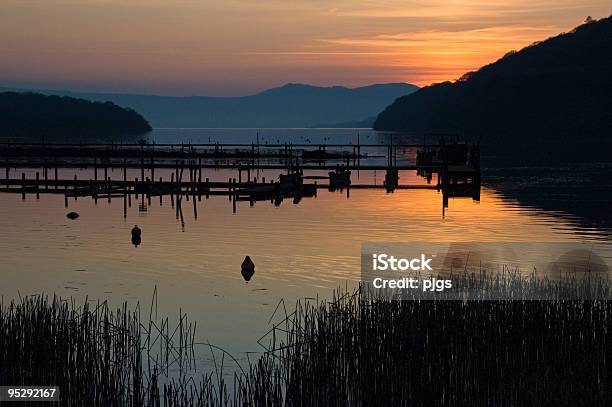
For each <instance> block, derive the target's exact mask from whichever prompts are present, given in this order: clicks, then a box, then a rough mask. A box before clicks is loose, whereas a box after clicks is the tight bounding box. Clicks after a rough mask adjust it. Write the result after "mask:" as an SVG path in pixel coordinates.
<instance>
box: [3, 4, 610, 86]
mask: <svg viewBox="0 0 612 407" xmlns="http://www.w3.org/2000/svg"><path fill="white" fill-rule="evenodd" d="M611 13H612V6H611V3H610V0H584V1H576V0H502V1H499V0H489V1H483V0H407V1H397V0H252V1H247V0H214V1H213V0H2V4H1V5H0V86H21V87H34V88H41V87H43V88H53V89H68V90H78V91H106V92H139V93H155V94H168V95H194V94H198V95H244V94H250V93H254V92H257V91H259V90H262V89H266V88H269V87H273V86H278V85H282V84H284V83H287V82H300V83H309V84H315V85H325V86H328V85H345V86H360V85H366V84H372V83H384V82H410V83H414V84H417V85H421V86H422V85H427V84H430V83H432V82H438V81H442V80H452V79H456V78H457V77H459V76H461V74H463V73H464V72H466V71H469V70H473V69H476V68H478V67H479V66H481V65H483V64H486V63H488V62H492V61H494V60H495V59H497V58H499V57H501V56H502V55H503V54H505V53H506V52H507V51H509V50H512V49H518V48H521V47H523V46H525V45H528V44H530V43H531V42H533V41H537V40H542V39H545V38H547V37H549V36H551V35H554V34H557V33H560V32H563V31H569V30H570V29H572V28H573V27H574V26H576V25H578V24H580V23H582V22H583V21H584V19H585V18H586V17H587V16H589V15H590V16H593V17H594V18H601V17H605V16H607V15H609V14H611Z"/></svg>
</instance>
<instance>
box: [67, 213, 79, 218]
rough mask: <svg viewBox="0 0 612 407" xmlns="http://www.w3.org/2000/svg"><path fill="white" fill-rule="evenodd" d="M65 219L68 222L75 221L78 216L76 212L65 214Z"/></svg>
mask: <svg viewBox="0 0 612 407" xmlns="http://www.w3.org/2000/svg"><path fill="white" fill-rule="evenodd" d="M66 217H67V218H68V219H70V220H75V219H76V218H78V217H79V214H78V213H76V212H69V213H67V214H66Z"/></svg>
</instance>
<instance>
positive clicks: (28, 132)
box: [0, 92, 151, 142]
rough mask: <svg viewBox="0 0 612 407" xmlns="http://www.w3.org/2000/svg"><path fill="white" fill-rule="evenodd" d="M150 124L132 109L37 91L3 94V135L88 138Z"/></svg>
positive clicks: (142, 128) (136, 130)
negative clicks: (48, 94) (43, 93)
mask: <svg viewBox="0 0 612 407" xmlns="http://www.w3.org/2000/svg"><path fill="white" fill-rule="evenodd" d="M150 130H151V126H149V123H147V121H146V120H145V119H144V118H143V117H142V116H141V115H140V114H138V113H136V112H135V111H133V110H131V109H126V108H122V107H119V106H117V105H115V104H114V103H111V102H90V101H87V100H83V99H76V98H72V97H59V96H46V95H42V94H38V93H15V92H4V93H0V137H2V138H14V139H34V140H42V139H45V140H48V141H53V140H62V141H71V142H79V141H88V140H93V139H106V140H108V139H113V138H117V137H121V136H131V135H139V134H143V133H146V132H148V131H150Z"/></svg>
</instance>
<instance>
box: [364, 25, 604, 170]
mask: <svg viewBox="0 0 612 407" xmlns="http://www.w3.org/2000/svg"><path fill="white" fill-rule="evenodd" d="M610 55H612V18H611V17H608V18H605V19H601V20H599V21H593V22H588V23H585V24H583V25H581V26H579V27H577V28H576V29H574V30H573V31H571V32H569V33H566V34H561V35H558V36H556V37H553V38H550V39H548V40H546V41H542V42H539V43H535V44H533V45H531V46H529V47H526V48H524V49H522V50H520V51H518V52H510V53H508V54H507V55H506V56H504V57H503V58H501V59H500V60H498V61H497V62H495V63H492V64H490V65H487V66H485V67H483V68H481V69H479V70H478V71H476V72H472V73H468V74H466V75H464V77H462V78H461V79H460V80H459V81H457V82H455V83H451V82H445V83H440V84H436V85H432V86H428V87H425V88H422V89H420V90H419V91H417V92H415V93H413V94H411V95H409V96H405V97H402V98H399V99H397V100H396V101H395V102H394V103H393V104H392V105H390V106H388V107H387V108H386V109H385V110H384V111H383V112H382V113H381V114H380V115H379V116H378V118H377V119H376V121H375V123H374V128H375V129H377V130H402V131H410V132H415V133H422V132H452V133H457V134H460V135H463V136H465V137H467V138H471V139H472V140H480V141H481V142H482V143H483V144H484V145H489V146H491V149H490V150H489V151H495V152H499V151H500V148H501V147H502V146H503V147H504V148H509V149H510V150H509V151H515V152H516V151H519V150H521V149H522V151H523V153H527V152H529V151H531V150H534V149H532V147H533V146H535V147H536V148H535V150H534V151H537V152H539V153H541V152H542V151H545V152H546V153H547V154H548V155H557V156H558V157H559V158H561V157H564V158H567V157H571V156H575V155H576V154H578V153H587V154H594V155H597V154H599V153H601V154H600V155H602V156H603V155H604V153H606V151H605V148H608V147H610V137H609V136H610V133H611V132H612V75H611V73H612V58H610ZM553 144H554V148H552V147H551V145H553ZM547 146H548V147H547ZM576 147H580V148H591V149H592V150H590V151H586V150H584V149H583V150H576ZM602 147H604V148H602ZM547 148H548V149H547ZM484 151H487V150H486V149H485V150H484ZM607 152H608V153H609V150H608V151H607Z"/></svg>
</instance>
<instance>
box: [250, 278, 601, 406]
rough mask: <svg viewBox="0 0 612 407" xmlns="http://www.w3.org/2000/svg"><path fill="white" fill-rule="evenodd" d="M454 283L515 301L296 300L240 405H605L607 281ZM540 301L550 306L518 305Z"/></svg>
mask: <svg viewBox="0 0 612 407" xmlns="http://www.w3.org/2000/svg"><path fill="white" fill-rule="evenodd" d="M458 279H459V280H461V279H463V283H464V287H465V288H466V293H468V292H472V291H471V290H472V289H473V288H474V287H475V286H478V287H480V288H481V289H484V290H483V292H486V293H489V295H490V293H492V292H495V294H496V295H498V296H500V295H501V296H502V297H504V298H521V299H519V300H512V301H509V300H495V301H490V300H486V299H481V298H476V299H474V300H469V301H468V300H463V301H449V300H429V299H427V300H426V299H425V298H426V297H423V299H419V298H418V294H414V296H413V298H412V299H411V300H389V299H381V298H376V297H375V296H372V295H370V294H368V293H367V292H366V290H364V289H363V287H361V288H360V289H358V290H356V291H355V292H349V293H347V292H345V293H343V294H341V295H336V296H335V298H334V299H333V300H332V301H330V302H327V301H320V302H318V301H314V302H313V301H300V302H298V304H297V306H296V308H295V312H293V313H292V314H290V315H289V316H287V318H285V319H284V320H283V321H282V322H281V323H280V324H276V325H275V326H274V327H273V329H272V331H271V332H270V333H269V334H268V337H269V338H270V339H269V346H270V349H269V354H268V355H267V359H264V360H266V361H267V362H270V361H272V362H271V363H270V365H269V366H267V367H266V368H265V369H259V370H257V371H254V372H253V371H252V372H251V373H250V375H251V381H252V382H255V381H259V382H265V383H266V386H265V387H266V388H265V391H262V390H258V391H256V392H252V393H250V394H251V397H250V398H248V399H246V400H241V401H242V402H243V403H244V404H248V405H256V404H257V405H277V401H276V398H277V395H278V394H283V399H282V402H280V403H278V404H282V405H290V406H295V405H298V406H299V405H309V406H310V405H313V406H347V405H358V406H370V405H393V406H396V405H397V406H457V405H469V406H518V405H524V406H526V405H530V406H536V405H537V406H541V405H551V406H552V405H555V406H556V405H589V406H599V405H602V406H603V405H609V404H607V403H608V402H609V401H610V398H611V397H612V394H611V392H612V374H611V370H610V364H609V363H610V362H609V360H610V358H609V356H610V355H609V351H610V343H611V342H610V327H611V325H610V316H611V314H612V302H610V301H609V299H610V288H611V285H610V282H609V280H608V279H607V278H586V279H584V278H583V279H577V278H574V277H571V278H570V277H567V278H564V279H562V280H561V281H559V280H547V279H539V278H531V277H523V276H520V275H505V276H499V275H491V276H487V275H485V274H480V273H472V274H467V273H466V274H465V275H463V276H461V277H459V278H458ZM456 281H457V280H456ZM595 294H596V295H595ZM542 295H544V296H545V297H546V298H548V300H546V301H533V300H526V299H522V298H535V297H541V296H542ZM581 295H587V297H580V296H581ZM594 295H595V297H593V296H594ZM427 298H429V297H427ZM485 298H486V296H485ZM566 298H572V299H570V300H568V299H566ZM576 298H588V299H586V300H584V299H582V300H580V299H576ZM593 298H595V299H593ZM279 338H282V340H281V339H279ZM272 356H273V357H272ZM262 400H263V401H262Z"/></svg>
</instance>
